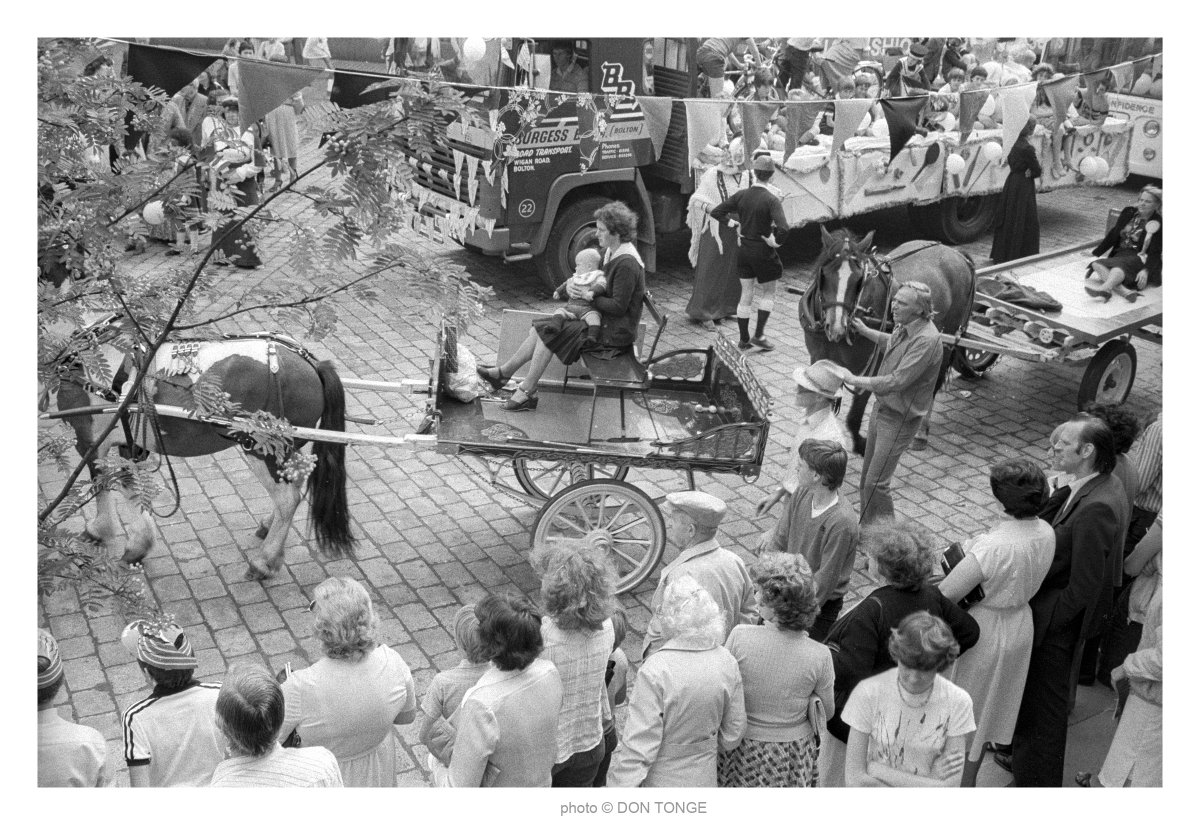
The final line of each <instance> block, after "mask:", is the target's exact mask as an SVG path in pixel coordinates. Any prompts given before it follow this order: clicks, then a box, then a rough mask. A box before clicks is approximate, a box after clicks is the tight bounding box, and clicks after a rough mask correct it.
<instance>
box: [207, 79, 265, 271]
mask: <svg viewBox="0 0 1200 825" xmlns="http://www.w3.org/2000/svg"><path fill="white" fill-rule="evenodd" d="M220 107H221V112H222V117H206V118H205V119H204V121H203V123H201V130H202V139H201V146H202V149H201V157H206V156H211V157H212V161H211V164H212V168H211V169H210V170H209V175H208V177H209V180H210V182H211V190H210V193H209V196H210V201H209V202H210V204H211V205H212V206H213V207H214V208H216V209H217V210H218V211H220V212H221V213H222V219H221V223H220V225H218V226H217V228H216V229H215V230H213V244H215V245H216V246H217V248H218V250H219V251H220V252H221V255H222V257H221V258H219V259H218V260H216V262H215V263H217V264H218V265H228V264H233V265H235V266H238V267H241V268H243V269H257V268H258V267H260V266H262V259H261V258H260V257H259V256H258V245H257V244H256V243H255V242H254V237H253V236H252V235H251V234H250V230H249V229H248V228H247V225H246V224H245V223H242V224H241V225H240V226H239V225H238V222H239V220H240V218H239V217H238V215H237V214H236V213H235V212H234V209H235V208H237V207H239V206H254V205H256V204H257V203H258V180H257V175H258V173H259V172H260V171H261V170H260V169H259V167H257V166H255V165H254V147H255V144H256V138H255V133H254V129H253V128H252V127H251V128H246V129H243V128H242V127H241V121H240V114H239V112H238V100H237V98H235V97H226V98H223V99H222V100H221V102H220ZM205 149H211V153H209V152H205V151H204V150H205Z"/></svg>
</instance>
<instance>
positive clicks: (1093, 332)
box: [947, 243, 1163, 408]
mask: <svg viewBox="0 0 1200 825" xmlns="http://www.w3.org/2000/svg"><path fill="white" fill-rule="evenodd" d="M1094 245H1095V244H1093V243H1085V244H1079V245H1076V246H1071V247H1067V248H1065V249H1059V250H1055V251H1053V252H1046V253H1043V254H1040V255H1032V256H1030V257H1028V258H1021V259H1020V260H1016V261H1010V262H1008V263H1005V264H997V265H995V266H988V267H983V268H981V269H980V270H979V271H978V273H977V276H978V278H979V282H980V284H982V283H983V282H984V279H986V278H989V277H992V278H995V277H996V276H1002V277H1003V278H1004V279H1005V280H1009V279H1011V280H1012V281H1014V282H1015V283H1016V284H1018V285H1019V286H1021V287H1026V288H1030V289H1033V290H1037V291H1038V292H1042V293H1045V294H1046V295H1049V296H1050V297H1052V298H1053V299H1054V300H1055V301H1057V302H1058V303H1059V304H1061V305H1062V309H1061V310H1059V311H1056V312H1053V311H1048V310H1045V309H1032V308H1030V307H1029V306H1026V305H1024V302H1021V301H1019V299H1018V301H1017V302H1014V299H1012V298H1009V299H1006V298H1005V297H1003V296H993V295H989V294H986V293H985V292H984V291H983V290H981V289H977V290H976V293H975V301H976V303H975V312H974V313H973V315H972V318H971V324H970V327H969V328H968V330H967V332H966V334H965V335H963V336H962V338H961V339H960V340H958V341H957V342H955V341H952V340H949V337H947V338H948V342H949V343H958V344H959V347H960V348H959V349H958V350H957V351H956V353H955V359H954V366H955V368H956V369H957V370H958V371H959V372H960V373H961V374H962V375H964V376H967V377H970V378H974V377H978V376H980V375H982V374H983V372H984V371H986V370H987V369H989V368H990V367H991V366H992V364H994V363H995V361H996V358H997V357H999V356H1000V355H1011V356H1013V357H1015V358H1020V359H1022V360H1025V361H1035V362H1039V363H1046V362H1053V363H1063V364H1070V365H1074V366H1082V367H1084V372H1083V378H1082V379H1081V380H1080V382H1079V391H1078V403H1079V406H1080V408H1082V407H1084V406H1085V405H1086V404H1087V403H1089V402H1091V401H1098V402H1100V403H1104V404H1120V403H1122V402H1123V401H1124V400H1125V398H1126V397H1127V396H1128V395H1129V390H1130V389H1131V388H1132V387H1133V380H1134V376H1135V375H1136V372H1137V351H1136V350H1135V349H1134V347H1133V344H1131V343H1130V339H1131V338H1132V337H1134V336H1136V337H1138V338H1142V339H1144V340H1147V341H1152V342H1155V343H1161V342H1162V333H1161V325H1162V312H1163V309H1162V287H1148V288H1147V289H1145V290H1143V291H1142V292H1141V294H1140V295H1139V297H1138V298H1137V300H1136V301H1134V302H1133V303H1130V302H1128V301H1126V300H1124V299H1123V298H1121V297H1119V296H1114V297H1113V299H1112V300H1110V301H1108V302H1103V301H1101V300H1100V299H1098V298H1095V297H1093V296H1091V295H1088V294H1087V293H1086V292H1084V289H1083V285H1084V280H1083V276H1084V270H1085V269H1086V267H1087V264H1088V262H1089V261H1091V260H1093V259H1094V257H1095V256H1093V255H1092V254H1091V248H1092V247H1093V246H1094ZM1011 292H1015V291H1013V290H1010V293H1011Z"/></svg>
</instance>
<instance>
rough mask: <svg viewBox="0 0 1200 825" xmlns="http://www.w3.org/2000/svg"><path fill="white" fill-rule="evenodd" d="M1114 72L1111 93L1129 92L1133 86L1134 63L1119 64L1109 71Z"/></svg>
mask: <svg viewBox="0 0 1200 825" xmlns="http://www.w3.org/2000/svg"><path fill="white" fill-rule="evenodd" d="M1109 71H1110V72H1112V78H1113V87H1112V89H1111V90H1110V91H1113V92H1128V91H1129V89H1130V87H1132V86H1133V80H1134V77H1135V75H1134V73H1133V63H1132V62H1130V63H1118V64H1117V65H1116V66H1113V67H1112V68H1111V69H1109Z"/></svg>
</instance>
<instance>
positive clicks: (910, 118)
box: [834, 95, 929, 163]
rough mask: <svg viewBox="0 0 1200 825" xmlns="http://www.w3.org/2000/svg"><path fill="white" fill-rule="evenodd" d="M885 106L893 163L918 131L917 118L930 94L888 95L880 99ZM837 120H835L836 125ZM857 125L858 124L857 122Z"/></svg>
mask: <svg viewBox="0 0 1200 825" xmlns="http://www.w3.org/2000/svg"><path fill="white" fill-rule="evenodd" d="M879 103H880V105H882V106H883V119H884V120H886V121H887V125H888V137H889V139H890V141H891V150H892V153H891V156H890V157H889V158H888V163H891V162H892V161H893V160H894V159H895V157H896V155H898V154H900V150H901V149H903V148H904V144H906V143H908V140H909V138H911V137H912V136H913V135H915V134H916V133H917V119H918V118H919V117H920V116H921V112H923V111H924V110H925V107H926V105H928V103H929V96H928V95H919V96H916V97H888V98H884V99H883V100H881V101H879ZM836 124H837V121H836V120H835V121H834V125H835V126H836ZM855 125H857V124H855Z"/></svg>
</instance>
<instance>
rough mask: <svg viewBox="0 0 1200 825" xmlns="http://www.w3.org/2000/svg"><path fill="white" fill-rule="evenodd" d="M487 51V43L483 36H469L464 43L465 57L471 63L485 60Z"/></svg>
mask: <svg viewBox="0 0 1200 825" xmlns="http://www.w3.org/2000/svg"><path fill="white" fill-rule="evenodd" d="M485 52H487V43H485V42H483V38H482V37H468V38H467V40H466V42H465V43H463V57H465V58H466V59H467V62H469V63H477V62H479V61H480V60H483V55H484V53H485Z"/></svg>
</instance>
